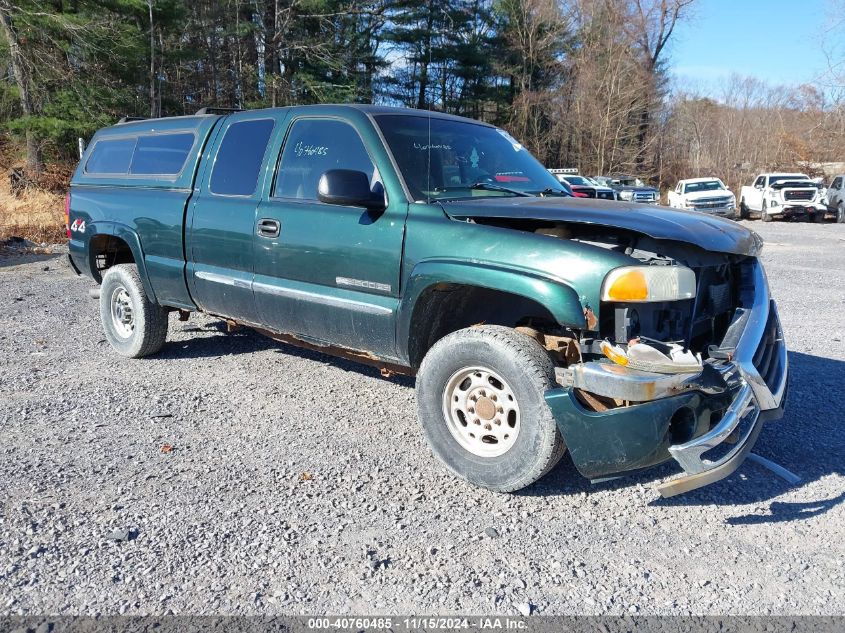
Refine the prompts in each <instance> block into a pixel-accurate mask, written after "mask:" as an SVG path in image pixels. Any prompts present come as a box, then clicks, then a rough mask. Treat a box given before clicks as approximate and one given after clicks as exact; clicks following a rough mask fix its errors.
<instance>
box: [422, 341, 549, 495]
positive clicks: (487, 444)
mask: <svg viewBox="0 0 845 633" xmlns="http://www.w3.org/2000/svg"><path fill="white" fill-rule="evenodd" d="M555 386H556V383H555V378H554V365H553V364H552V361H551V359H550V358H549V355H548V353H547V352H546V350H545V349H544V348H543V347H542V346H541V345H540V344H539V343H537V342H536V341H535V340H534V339H532V338H530V337H529V336H526V335H525V334H522V333H520V332H517V331H515V330H513V329H511V328H506V327H500V326H482V327H473V328H467V329H464V330H459V331H458V332H454V333H452V334H450V335H448V336H446V337H444V338H443V339H441V340H440V341H438V342H437V343H435V345H434V346H433V347H432V348H431V350H429V352H428V354H426V356H425V358H424V359H423V362H422V365H421V366H420V370H419V372H418V374H417V407H418V412H419V417H420V423H421V425H422V428H423V432H424V434H425V437H426V440H428V443H429V445H430V446H431V449H432V451H433V452H434V454H435V455H436V456H437V458H438V459H440V461H442V462H443V463H444V464H445V465H446V467H447V468H449V469H450V470H451V471H452V472H454V473H455V474H457V475H458V476H459V477H462V478H463V479H466V480H467V481H469V482H470V483H473V484H475V485H477V486H481V487H483V488H487V489H489V490H494V491H497V492H512V491H514V490H519V489H520V488H524V487H525V486H528V485H530V484H532V483H533V482H535V481H536V480H537V479H539V478H540V477H542V476H543V475H544V474H546V473H547V472H549V471H550V470H551V469H552V468H553V467H554V466H555V464H556V463H557V462H558V461H559V460H560V458H561V457H562V456H563V454H564V452H565V446H564V445H563V440H562V438H561V436H560V431H558V428H557V424H556V423H555V421H554V418H553V417H552V413H551V410H550V409H549V407H548V405H547V404H546V401H545V398H544V394H545V392H546V391H547V390H548V389H551V388H554V387H555Z"/></svg>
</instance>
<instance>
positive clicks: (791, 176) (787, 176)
mask: <svg viewBox="0 0 845 633" xmlns="http://www.w3.org/2000/svg"><path fill="white" fill-rule="evenodd" d="M779 180H791V181H792V182H795V181H796V180H810V178H809V177H808V176H804V175H802V174H779V175H774V176H769V186H771V185H774V184H775V183H776V182H777V181H779Z"/></svg>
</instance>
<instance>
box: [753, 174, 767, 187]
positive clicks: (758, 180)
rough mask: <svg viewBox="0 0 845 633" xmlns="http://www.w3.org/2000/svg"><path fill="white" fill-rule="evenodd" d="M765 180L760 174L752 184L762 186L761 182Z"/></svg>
mask: <svg viewBox="0 0 845 633" xmlns="http://www.w3.org/2000/svg"><path fill="white" fill-rule="evenodd" d="M765 180H766V179H765V178H764V177H763V176H760V177H759V178H757V182H755V183H754V186H755V187H762V186H763V182H764V181H765Z"/></svg>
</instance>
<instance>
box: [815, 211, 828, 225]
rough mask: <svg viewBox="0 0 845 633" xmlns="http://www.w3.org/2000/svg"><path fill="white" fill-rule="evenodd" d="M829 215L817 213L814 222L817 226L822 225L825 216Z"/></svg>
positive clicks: (821, 212) (822, 212)
mask: <svg viewBox="0 0 845 633" xmlns="http://www.w3.org/2000/svg"><path fill="white" fill-rule="evenodd" d="M825 215H827V214H826V213H825V212H824V211H816V212H815V213H814V214H813V222H815V223H816V224H821V223H822V222H824V216H825Z"/></svg>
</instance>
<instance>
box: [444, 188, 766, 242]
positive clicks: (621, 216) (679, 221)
mask: <svg viewBox="0 0 845 633" xmlns="http://www.w3.org/2000/svg"><path fill="white" fill-rule="evenodd" d="M441 204H442V205H443V209H444V210H445V211H446V214H447V215H449V217H452V218H455V219H460V220H465V219H469V218H491V219H492V218H511V219H515V220H543V221H549V222H565V223H570V224H584V225H594V226H606V227H612V228H617V229H625V230H629V231H633V232H635V233H640V234H642V235H647V236H648V237H651V238H653V239H656V240H668V241H674V242H685V243H687V244H693V245H695V246H698V247H699V248H702V249H704V250H707V251H714V252H719V253H732V254H735V255H757V254H758V253H759V252H760V249H761V248H762V246H763V240H762V239H761V238H760V236H759V235H757V234H756V233H755V232H754V231H749V230H748V229H746V228H745V227H743V226H740V225H739V224H737V223H736V222H733V221H732V220H725V219H723V218H719V217H715V216H712V215H707V214H704V213H697V212H695V211H683V210H680V209H670V208H669V207H658V206H652V205H647V204H640V203H626V202H611V201H609V200H600V199H596V198H534V197H531V198H521V197H513V198H505V197H493V196H489V197H485V198H480V197H479V198H475V199H473V200H455V201H452V202H441Z"/></svg>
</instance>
